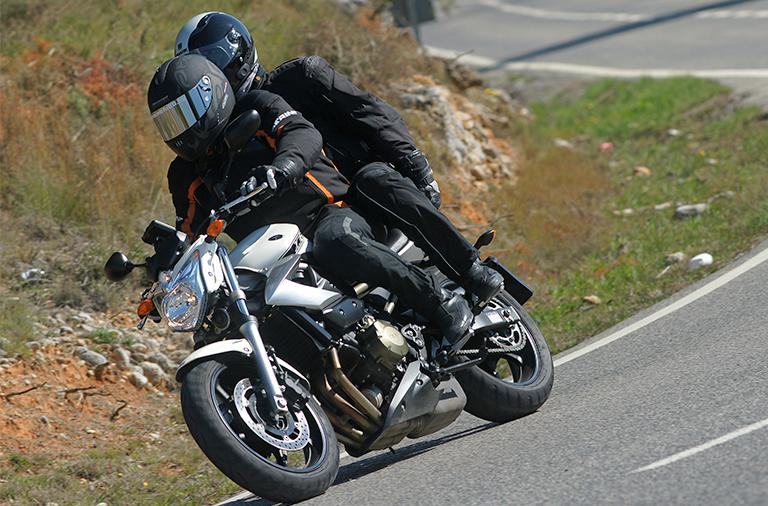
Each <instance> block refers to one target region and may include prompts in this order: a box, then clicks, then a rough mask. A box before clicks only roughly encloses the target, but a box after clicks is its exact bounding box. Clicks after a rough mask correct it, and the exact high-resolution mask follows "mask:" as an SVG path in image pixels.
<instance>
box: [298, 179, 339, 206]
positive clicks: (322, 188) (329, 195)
mask: <svg viewBox="0 0 768 506" xmlns="http://www.w3.org/2000/svg"><path fill="white" fill-rule="evenodd" d="M304 175H305V176H307V179H309V180H310V181H312V183H314V185H315V186H317V188H318V189H319V190H320V191H321V192H323V195H325V198H326V199H328V203H329V204H333V201H334V198H333V194H332V193H331V192H330V191H328V188H326V187H325V186H324V185H323V183H321V182H320V181H318V180H317V178H316V177H315V176H314V175H312V173H311V172H307V173H306V174H304Z"/></svg>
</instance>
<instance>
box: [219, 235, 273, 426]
mask: <svg viewBox="0 0 768 506" xmlns="http://www.w3.org/2000/svg"><path fill="white" fill-rule="evenodd" d="M216 254H217V255H219V259H220V260H221V264H222V266H223V267H224V277H225V279H226V282H227V285H228V286H229V291H230V298H231V299H232V302H234V303H235V305H236V306H237V310H238V312H239V313H240V316H241V321H242V322H243V324H242V325H240V333H241V334H242V335H243V337H244V338H245V340H246V341H248V344H249V345H250V346H251V349H252V350H253V353H251V357H252V359H253V363H254V365H255V366H256V371H257V372H258V374H259V378H260V379H261V382H262V386H263V387H264V390H265V391H266V393H267V401H268V402H269V407H270V410H271V412H272V414H274V415H285V414H288V402H287V401H286V400H285V397H284V396H283V389H282V387H281V386H280V383H279V382H278V381H277V376H276V375H275V370H274V369H273V368H272V364H271V363H270V360H269V355H268V354H267V349H266V348H265V347H264V341H262V339H261V334H259V325H258V323H257V322H256V318H254V317H253V316H251V314H250V313H249V312H248V307H247V306H246V304H245V293H244V292H243V291H242V290H241V289H240V284H239V283H238V282H237V276H236V275H235V269H234V268H233V267H232V262H230V260H229V255H228V254H227V249H226V248H225V247H224V246H221V245H219V248H218V249H217V251H216Z"/></svg>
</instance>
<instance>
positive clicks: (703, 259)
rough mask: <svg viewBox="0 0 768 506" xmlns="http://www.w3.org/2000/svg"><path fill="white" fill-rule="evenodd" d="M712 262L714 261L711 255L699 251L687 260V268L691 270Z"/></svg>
mask: <svg viewBox="0 0 768 506" xmlns="http://www.w3.org/2000/svg"><path fill="white" fill-rule="evenodd" d="M712 262H714V259H713V258H712V255H710V254H709V253H701V254H698V255H696V256H695V257H693V258H691V259H690V260H689V261H688V270H689V271H693V270H696V269H699V268H701V267H707V266H709V265H712Z"/></svg>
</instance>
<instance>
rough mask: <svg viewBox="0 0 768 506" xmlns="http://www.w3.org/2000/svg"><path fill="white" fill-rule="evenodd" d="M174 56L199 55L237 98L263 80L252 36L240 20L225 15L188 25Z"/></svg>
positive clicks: (199, 18) (202, 18) (210, 15)
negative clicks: (206, 60) (220, 74)
mask: <svg viewBox="0 0 768 506" xmlns="http://www.w3.org/2000/svg"><path fill="white" fill-rule="evenodd" d="M174 52H175V54H176V55H177V56H178V55H181V54H185V53H198V54H201V55H203V56H205V57H206V58H208V59H209V60H211V61H212V62H213V63H214V65H216V66H217V67H219V68H220V69H221V71H222V72H224V75H225V76H226V77H227V79H228V80H229V84H231V85H232V89H234V90H235V93H236V94H237V95H238V96H239V95H240V94H241V93H244V92H247V91H249V90H250V89H251V88H252V87H258V86H260V84H261V83H262V82H263V80H264V70H263V69H262V67H261V65H260V64H259V55H258V53H257V52H256V47H255V46H254V44H253V38H252V37H251V34H250V33H249V32H248V29H247V28H246V27H245V25H244V24H243V23H242V22H241V21H240V20H239V19H237V18H236V17H234V16H230V15H229V14H226V13H224V12H203V13H201V14H198V15H197V16H195V17H193V18H192V19H190V20H189V21H187V22H186V23H185V24H184V26H182V27H181V30H179V34H178V35H177V36H176V45H175V46H174ZM254 85H255V86H254Z"/></svg>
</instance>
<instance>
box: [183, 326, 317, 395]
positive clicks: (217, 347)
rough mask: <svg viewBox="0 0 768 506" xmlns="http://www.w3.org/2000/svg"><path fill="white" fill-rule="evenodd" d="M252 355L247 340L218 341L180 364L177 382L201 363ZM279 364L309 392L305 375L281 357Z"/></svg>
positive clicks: (204, 347)
mask: <svg viewBox="0 0 768 506" xmlns="http://www.w3.org/2000/svg"><path fill="white" fill-rule="evenodd" d="M251 353H253V350H252V349H251V345H250V344H248V341H246V340H245V339H227V340H225V341H217V342H215V343H211V344H207V345H205V346H203V347H202V348H200V349H197V350H195V351H194V352H192V353H191V354H190V355H189V356H188V357H187V358H185V359H184V361H182V362H181V364H179V368H178V369H176V381H179V382H181V381H184V376H186V375H187V373H188V372H189V371H190V369H192V367H194V366H195V365H197V364H199V363H200V362H204V361H206V360H212V359H214V358H217V359H218V358H227V359H234V358H243V357H245V358H247V357H250V356H251ZM277 362H278V363H279V364H280V367H282V368H283V369H285V370H287V371H290V372H291V373H292V374H293V375H294V376H295V377H296V378H297V379H298V380H299V381H300V382H301V383H303V385H304V386H305V387H306V389H307V391H309V380H307V378H305V377H304V375H303V374H301V373H300V372H299V371H297V370H296V369H295V368H294V367H293V366H291V365H290V364H288V363H287V362H286V361H284V360H283V359H281V358H280V357H277Z"/></svg>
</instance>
